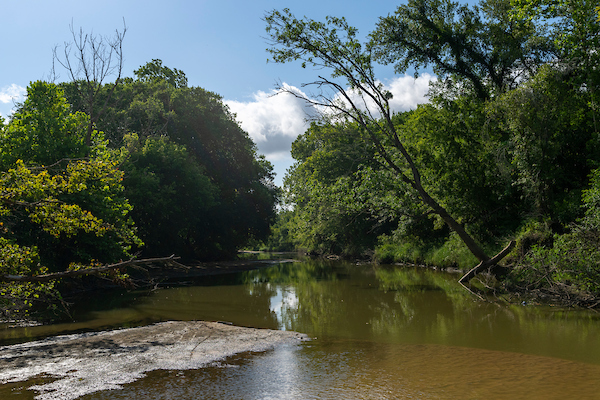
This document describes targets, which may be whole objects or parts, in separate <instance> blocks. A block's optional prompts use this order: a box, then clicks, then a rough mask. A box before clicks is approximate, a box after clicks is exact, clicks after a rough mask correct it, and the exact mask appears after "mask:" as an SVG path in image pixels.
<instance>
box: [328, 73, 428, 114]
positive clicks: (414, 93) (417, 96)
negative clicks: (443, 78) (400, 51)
mask: <svg viewBox="0 0 600 400" xmlns="http://www.w3.org/2000/svg"><path fill="white" fill-rule="evenodd" d="M435 79H436V77H435V76H433V75H430V74H422V75H420V76H419V77H418V78H414V77H412V76H409V75H404V76H400V77H395V78H394V79H392V80H390V81H388V82H386V83H384V84H383V87H384V89H385V90H388V91H389V92H390V93H392V99H391V100H389V103H390V108H391V109H392V111H396V112H402V111H408V110H412V109H414V108H416V107H417V105H418V104H423V103H427V102H428V101H429V100H428V98H427V92H428V90H429V83H430V82H431V81H434V80H435ZM348 93H349V97H350V98H351V99H352V101H353V102H354V104H356V105H357V106H358V107H360V108H362V109H363V110H364V109H369V110H371V112H372V113H373V115H374V116H378V112H377V110H376V107H375V103H373V101H371V100H370V99H367V100H366V101H363V100H362V99H360V97H359V95H358V94H357V93H356V92H352V91H349V92H348ZM338 99H341V96H339V95H338Z"/></svg>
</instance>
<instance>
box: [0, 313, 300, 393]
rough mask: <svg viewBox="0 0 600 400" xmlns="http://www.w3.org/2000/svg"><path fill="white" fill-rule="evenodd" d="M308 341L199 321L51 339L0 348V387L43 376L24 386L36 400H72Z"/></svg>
mask: <svg viewBox="0 0 600 400" xmlns="http://www.w3.org/2000/svg"><path fill="white" fill-rule="evenodd" d="M307 339H308V338H307V336H306V335H303V334H299V333H296V332H289V331H275V330H268V329H254V328H242V327H237V326H232V325H228V324H225V323H219V322H204V321H169V322H162V323H157V324H154V325H149V326H144V327H139V328H129V329H119V330H113V331H103V332H92V333H82V334H73V335H63V336H55V337H51V338H47V339H44V340H39V341H35V342H27V343H22V344H17V345H11V346H4V347H0V384H6V383H11V382H20V381H27V380H29V379H31V378H35V377H39V376H47V377H51V378H54V380H53V381H51V382H49V383H44V384H40V385H34V386H31V387H29V389H30V390H34V391H36V392H37V395H36V397H35V398H36V399H64V400H69V399H76V398H77V397H79V396H83V395H85V394H88V393H93V392H96V391H100V390H109V389H119V388H121V385H123V384H126V383H130V382H133V381H135V380H137V379H140V378H142V377H144V376H145V373H146V372H149V371H154V370H158V369H163V370H187V369H198V368H202V367H204V366H207V365H211V364H213V363H215V362H219V361H221V360H223V359H225V358H227V357H230V356H233V355H235V354H238V353H244V352H261V351H266V350H269V349H272V348H274V347H276V346H279V345H283V344H293V343H298V342H300V341H303V340H307Z"/></svg>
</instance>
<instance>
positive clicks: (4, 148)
mask: <svg viewBox="0 0 600 400" xmlns="http://www.w3.org/2000/svg"><path fill="white" fill-rule="evenodd" d="M136 74H137V78H136V79H133V78H125V79H123V80H122V81H120V82H118V84H117V85H116V86H115V84H114V83H111V84H106V85H97V88H98V91H95V92H94V93H93V96H87V95H86V94H85V93H83V92H82V91H80V90H78V88H79V87H81V86H82V85H78V82H72V83H63V84H60V85H56V84H51V83H46V82H34V83H32V84H31V85H30V86H29V87H28V90H27V98H26V100H25V101H24V103H23V104H21V105H20V106H19V107H18V109H17V111H16V113H15V114H14V115H13V116H12V117H11V119H10V120H9V121H8V122H7V123H5V122H4V121H0V186H1V193H0V253H1V254H0V255H1V260H0V277H1V281H0V282H1V283H0V302H1V303H2V306H3V308H2V309H3V311H4V313H5V314H6V315H14V314H17V313H19V312H24V311H26V310H27V309H29V308H30V307H32V306H34V305H35V304H36V303H40V304H41V305H42V306H43V305H47V304H48V303H51V304H53V305H56V301H57V300H60V293H59V292H58V291H57V286H56V279H52V278H46V276H45V275H48V274H50V275H52V274H54V275H52V277H54V276H64V273H65V272H67V271H72V270H79V269H89V270H90V271H93V270H94V269H95V268H96V269H98V267H100V266H103V265H107V264H112V263H118V262H119V261H120V260H127V259H130V258H131V257H134V256H135V257H154V256H158V257H160V256H162V257H166V256H170V255H171V254H175V255H176V256H179V257H182V258H183V259H184V261H189V260H193V261H197V260H208V259H223V258H229V257H233V256H234V255H235V253H236V252H237V250H238V249H239V248H241V247H243V246H244V245H246V244H247V243H248V242H250V241H253V240H262V239H265V238H266V237H267V235H268V233H269V231H270V225H271V224H272V222H273V219H274V216H275V203H276V201H277V198H278V193H279V192H278V189H277V188H276V187H275V185H274V184H273V176H272V167H271V165H270V164H269V163H268V162H267V161H266V160H265V159H264V157H262V156H258V155H257V154H256V146H255V144H254V143H253V142H252V140H251V139H250V137H249V136H248V134H247V133H246V132H244V131H243V130H242V129H241V128H240V127H239V125H238V123H237V122H236V120H235V117H234V116H233V115H232V114H231V113H230V112H229V110H228V109H227V107H226V106H225V105H224V104H223V102H222V101H221V98H220V97H219V96H218V95H216V94H214V93H211V92H208V91H206V90H204V89H202V88H199V87H187V78H186V77H185V74H184V73H183V72H182V71H179V70H177V69H174V70H172V69H170V68H168V67H165V66H163V65H162V63H161V61H160V60H154V61H152V62H150V63H148V64H146V65H145V66H142V67H140V69H139V70H137V71H136ZM88 94H89V93H88ZM90 107H92V109H91V110H90ZM95 107H96V108H98V109H93V108H95ZM90 113H92V114H93V115H94V118H95V121H94V123H92V124H90ZM90 126H93V127H94V129H93V130H91V131H90ZM112 276H113V277H115V278H116V279H119V280H122V279H123V278H125V277H126V275H123V274H122V271H119V270H118V269H117V270H114V271H113V273H112Z"/></svg>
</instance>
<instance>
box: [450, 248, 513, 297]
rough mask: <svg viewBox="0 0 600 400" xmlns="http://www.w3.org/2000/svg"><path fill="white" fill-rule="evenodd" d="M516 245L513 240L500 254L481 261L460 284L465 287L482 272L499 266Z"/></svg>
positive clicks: (465, 275) (464, 276) (460, 280)
mask: <svg viewBox="0 0 600 400" xmlns="http://www.w3.org/2000/svg"><path fill="white" fill-rule="evenodd" d="M515 243H516V242H515V241H514V240H511V241H510V243H509V244H508V245H507V246H506V247H505V248H504V249H502V251H501V252H500V253H498V254H496V255H495V256H494V257H492V258H490V259H488V260H484V261H481V262H480V263H479V264H477V266H476V267H475V268H473V269H471V270H470V271H469V272H467V273H466V274H464V275H463V277H462V278H460V279H459V280H458V282H459V283H460V284H461V285H463V286H464V285H465V283H467V282H469V281H470V280H471V279H472V278H473V277H474V276H475V275H477V273H479V272H480V271H482V270H484V269H486V268H489V267H492V266H494V265H496V264H498V262H500V261H501V260H502V259H503V258H504V257H506V256H507V255H508V253H510V252H511V250H512V249H513V248H514V247H515Z"/></svg>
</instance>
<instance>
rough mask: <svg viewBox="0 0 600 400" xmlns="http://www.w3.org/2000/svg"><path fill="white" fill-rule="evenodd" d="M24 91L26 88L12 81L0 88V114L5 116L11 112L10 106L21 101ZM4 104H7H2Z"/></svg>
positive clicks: (25, 91) (23, 97)
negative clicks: (10, 83)
mask: <svg viewBox="0 0 600 400" xmlns="http://www.w3.org/2000/svg"><path fill="white" fill-rule="evenodd" d="M26 93H27V89H25V88H24V87H22V86H19V85H17V84H14V83H13V84H12V85H10V86H5V87H3V88H2V89H0V103H1V104H0V115H2V116H3V117H6V116H8V115H10V114H12V113H13V109H12V107H13V106H14V105H15V103H18V102H21V101H23V100H24V99H25V94H26ZM4 104H7V106H3V105H4Z"/></svg>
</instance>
